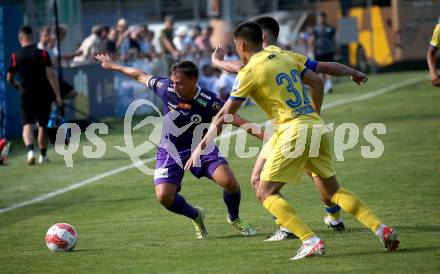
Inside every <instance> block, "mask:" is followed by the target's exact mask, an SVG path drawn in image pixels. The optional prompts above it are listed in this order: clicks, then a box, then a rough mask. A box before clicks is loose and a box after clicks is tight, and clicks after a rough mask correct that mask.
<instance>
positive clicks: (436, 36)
mask: <svg viewBox="0 0 440 274" xmlns="http://www.w3.org/2000/svg"><path fill="white" fill-rule="evenodd" d="M439 47H440V18H439V23H438V24H437V25H436V26H435V29H434V33H433V34H432V39H431V45H430V46H429V48H428V52H427V53H426V61H427V62H428V66H429V74H430V76H431V82H432V85H433V86H435V87H440V78H439V75H438V72H437V59H436V57H435V54H436V53H437V50H438V48H439Z"/></svg>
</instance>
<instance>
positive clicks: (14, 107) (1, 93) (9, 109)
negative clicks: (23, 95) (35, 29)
mask: <svg viewBox="0 0 440 274" xmlns="http://www.w3.org/2000/svg"><path fill="white" fill-rule="evenodd" d="M22 24H23V14H22V13H21V11H20V10H19V9H17V8H13V7H6V6H0V136H1V137H6V138H16V137H20V136H21V123H20V94H19V92H18V91H17V90H15V89H14V88H13V87H11V85H9V84H8V83H7V82H6V73H7V72H8V67H9V63H10V59H11V58H10V57H11V54H12V52H13V51H14V50H16V49H18V48H19V47H20V45H19V44H18V37H17V32H18V29H19V28H20V27H21V26H22Z"/></svg>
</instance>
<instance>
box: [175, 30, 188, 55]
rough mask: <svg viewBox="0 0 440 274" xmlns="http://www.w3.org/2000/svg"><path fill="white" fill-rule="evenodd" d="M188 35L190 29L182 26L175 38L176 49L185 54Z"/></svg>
mask: <svg viewBox="0 0 440 274" xmlns="http://www.w3.org/2000/svg"><path fill="white" fill-rule="evenodd" d="M187 33H188V27H187V26H180V27H178V28H177V30H176V33H175V36H174V38H173V44H174V46H175V47H176V49H177V50H178V51H180V52H183V51H185V50H186V45H185V39H186V36H187Z"/></svg>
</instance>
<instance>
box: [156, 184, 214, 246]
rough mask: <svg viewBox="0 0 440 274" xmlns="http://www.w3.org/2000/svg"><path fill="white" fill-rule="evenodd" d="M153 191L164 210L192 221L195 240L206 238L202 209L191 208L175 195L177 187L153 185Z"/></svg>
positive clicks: (180, 197) (172, 185)
mask: <svg viewBox="0 0 440 274" xmlns="http://www.w3.org/2000/svg"><path fill="white" fill-rule="evenodd" d="M154 190H155V192H156V198H157V200H158V201H159V203H161V204H162V205H163V206H164V207H165V208H166V209H168V210H169V211H171V212H174V213H176V214H180V215H183V216H186V217H188V218H190V219H192V221H193V225H194V228H195V230H196V238H197V239H203V238H206V237H207V236H208V232H207V231H206V227H205V224H204V218H205V212H204V210H203V209H202V208H197V207H193V206H192V205H190V204H189V203H187V202H186V200H185V198H183V196H181V195H179V194H178V193H177V185H175V184H172V183H161V184H157V185H155V186H154Z"/></svg>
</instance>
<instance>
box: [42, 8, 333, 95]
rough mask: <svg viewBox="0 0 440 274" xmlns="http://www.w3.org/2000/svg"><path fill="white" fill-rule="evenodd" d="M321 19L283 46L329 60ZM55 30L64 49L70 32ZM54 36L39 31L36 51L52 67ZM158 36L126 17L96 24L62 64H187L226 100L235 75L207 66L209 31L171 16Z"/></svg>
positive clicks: (229, 51) (229, 54)
mask: <svg viewBox="0 0 440 274" xmlns="http://www.w3.org/2000/svg"><path fill="white" fill-rule="evenodd" d="M325 17H326V15H325V14H320V16H319V18H318V24H317V25H316V26H315V27H308V28H306V30H305V31H304V32H301V33H300V35H299V37H298V39H297V40H296V41H295V43H294V44H293V45H290V46H288V45H286V46H287V47H288V48H291V49H293V50H295V51H297V52H299V53H302V54H304V55H306V56H308V57H309V58H312V59H315V57H316V59H317V60H318V61H331V60H333V59H334V54H335V50H336V47H335V44H334V28H333V27H331V26H329V25H328V24H327V23H326V21H325V19H326V18H325ZM58 30H59V34H60V46H61V48H63V46H62V45H63V40H64V38H65V37H66V34H67V31H68V29H67V27H66V26H64V25H60V26H59V29H58ZM55 34H56V30H55V29H54V28H52V29H51V28H49V27H47V26H44V27H43V28H41V30H40V43H39V44H38V47H39V48H40V49H43V48H44V49H45V50H46V51H47V52H48V53H49V56H50V57H51V59H52V63H53V64H54V65H55V66H58V61H57V56H58V55H59V54H58V49H57V45H56V41H57V40H56V35H55ZM157 35H158V37H157V38H156V39H155V36H156V33H155V32H154V31H153V30H151V29H149V27H148V26H147V25H145V24H141V25H129V23H128V22H127V20H126V19H124V18H121V19H119V20H118V21H117V22H116V24H115V25H114V26H104V25H95V26H93V27H92V29H91V32H90V34H89V35H88V36H87V37H86V38H84V40H83V41H82V42H81V44H80V45H79V47H78V49H77V50H76V51H75V52H71V53H69V52H65V51H63V50H62V56H61V60H62V63H61V65H62V66H63V67H66V66H78V65H85V64H92V63H95V62H96V60H95V59H94V56H95V55H96V54H99V53H106V54H108V55H109V56H110V57H111V58H112V59H114V60H116V61H118V62H121V63H124V64H126V65H130V66H134V67H138V68H142V69H144V70H147V71H148V72H149V73H152V74H158V75H166V74H168V72H169V68H170V67H171V65H172V64H173V63H175V62H177V61H180V60H189V61H192V62H194V63H196V64H197V65H198V66H199V68H200V79H199V85H200V86H202V87H206V88H208V89H210V90H213V91H214V92H216V93H217V94H218V95H219V96H220V97H222V98H224V99H225V98H227V97H228V96H229V92H230V90H231V88H232V82H233V79H234V77H235V76H234V75H231V74H229V73H226V72H221V71H220V70H218V69H216V68H214V67H213V66H212V65H211V54H212V52H213V50H214V47H213V45H212V42H211V40H212V39H211V38H212V35H213V28H212V27H211V26H205V27H203V28H201V27H200V26H198V25H193V26H188V25H179V26H177V27H175V24H174V19H173V17H172V16H166V17H165V20H164V23H163V29H162V30H161V31H160V33H157ZM156 45H157V46H158V48H156ZM225 50H226V56H225V58H228V59H229V60H234V59H236V60H238V56H237V55H236V54H235V52H234V51H235V49H234V47H233V46H232V44H230V45H226V46H225ZM318 58H320V59H322V58H324V59H325V60H324V59H322V60H320V59H318ZM331 89H332V85H331V79H327V81H326V91H331Z"/></svg>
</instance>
